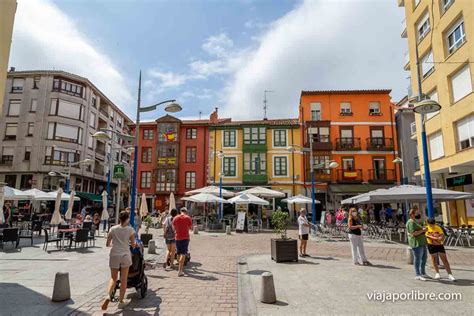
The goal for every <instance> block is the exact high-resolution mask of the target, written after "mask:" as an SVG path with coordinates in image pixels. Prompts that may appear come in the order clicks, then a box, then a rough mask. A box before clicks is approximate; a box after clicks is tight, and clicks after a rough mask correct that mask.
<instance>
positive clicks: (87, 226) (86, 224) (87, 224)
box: [82, 222, 95, 230]
mask: <svg viewBox="0 0 474 316" xmlns="http://www.w3.org/2000/svg"><path fill="white" fill-rule="evenodd" d="M92 226H93V225H92V222H83V223H82V228H83V229H88V230H92ZM94 226H95V225H94Z"/></svg>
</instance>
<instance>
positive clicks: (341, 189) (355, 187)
mask: <svg viewBox="0 0 474 316" xmlns="http://www.w3.org/2000/svg"><path fill="white" fill-rule="evenodd" d="M393 186H394V184H388V185H387V184H331V185H329V190H330V191H331V192H332V193H333V194H340V195H350V194H360V193H365V192H369V191H373V190H377V189H388V188H391V187H393Z"/></svg>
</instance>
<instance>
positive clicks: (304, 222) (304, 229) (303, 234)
mask: <svg viewBox="0 0 474 316" xmlns="http://www.w3.org/2000/svg"><path fill="white" fill-rule="evenodd" d="M298 226H299V235H300V257H307V256H308V254H306V244H307V243H308V236H309V228H310V224H309V222H308V219H307V218H306V210H305V209H304V208H302V209H301V210H300V216H299V217H298Z"/></svg>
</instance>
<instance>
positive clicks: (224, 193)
mask: <svg viewBox="0 0 474 316" xmlns="http://www.w3.org/2000/svg"><path fill="white" fill-rule="evenodd" d="M220 190H221V189H220V188H219V187H217V186H214V185H210V186H207V187H203V188H200V189H196V190H191V191H188V192H186V193H185V195H195V194H199V193H208V194H212V195H216V196H220ZM233 196H235V194H234V192H231V191H229V190H226V189H222V197H233Z"/></svg>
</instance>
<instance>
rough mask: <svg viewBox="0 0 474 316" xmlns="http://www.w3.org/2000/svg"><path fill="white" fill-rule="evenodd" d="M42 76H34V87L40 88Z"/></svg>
mask: <svg viewBox="0 0 474 316" xmlns="http://www.w3.org/2000/svg"><path fill="white" fill-rule="evenodd" d="M40 80H41V77H39V76H35V77H34V78H33V89H39V83H40Z"/></svg>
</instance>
